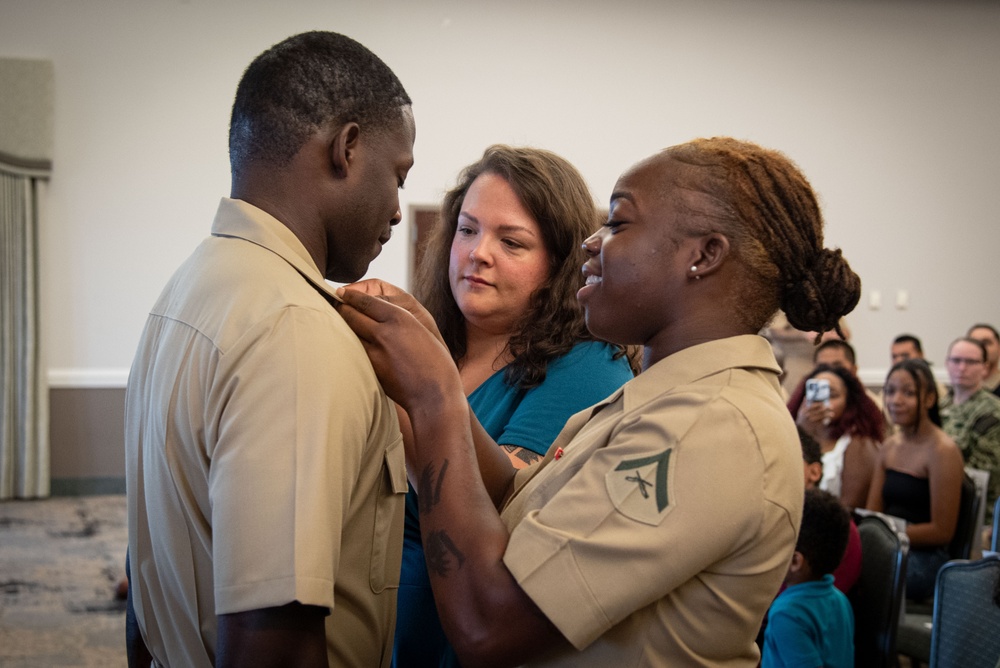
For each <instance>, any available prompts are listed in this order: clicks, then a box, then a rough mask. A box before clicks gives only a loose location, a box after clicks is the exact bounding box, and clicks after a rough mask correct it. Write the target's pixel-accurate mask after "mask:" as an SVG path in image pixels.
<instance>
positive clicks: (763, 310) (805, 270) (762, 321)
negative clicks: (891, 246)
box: [666, 137, 861, 342]
mask: <svg viewBox="0 0 1000 668" xmlns="http://www.w3.org/2000/svg"><path fill="white" fill-rule="evenodd" d="M666 153H667V155H669V156H670V157H671V158H673V159H674V160H676V161H677V162H679V163H681V164H682V165H686V166H688V167H690V168H691V169H688V170H683V171H684V172H686V173H687V174H688V176H686V177H682V178H684V183H683V185H684V186H685V187H687V188H690V189H693V190H696V191H700V192H701V193H703V194H706V195H708V198H703V199H707V204H708V206H707V207H706V208H705V209H704V210H700V211H693V212H691V213H692V214H694V215H692V216H690V217H689V218H688V221H689V225H690V226H691V229H689V230H688V231H689V232H690V233H692V234H704V233H710V232H719V233H722V234H724V235H726V237H728V238H729V241H730V244H731V246H732V248H733V252H734V254H735V256H736V258H737V259H738V261H739V265H740V267H741V269H742V271H743V273H744V276H743V279H744V280H743V282H742V283H743V285H744V286H745V287H744V289H743V290H742V291H739V293H738V294H733V295H732V297H731V300H732V306H733V311H734V312H735V313H737V314H739V315H738V317H740V318H741V323H742V324H744V325H746V326H748V327H749V328H752V329H754V330H759V329H760V328H762V327H764V326H765V325H766V324H767V323H768V322H769V321H770V320H771V319H772V318H773V317H774V314H775V313H776V312H777V310H778V309H779V308H780V309H782V310H783V311H784V312H785V314H786V316H787V317H788V321H789V323H791V325H792V326H793V327H795V328H797V329H800V330H804V331H815V332H818V334H817V342H818V340H819V339H818V337H819V335H820V334H822V332H825V331H827V330H830V329H836V330H837V332H838V333H840V328H839V326H838V321H839V320H840V318H841V316H843V315H846V314H847V313H850V312H851V311H852V310H853V309H854V307H855V306H856V305H857V303H858V300H859V299H860V297H861V279H860V278H859V277H858V275H857V274H855V273H854V272H853V271H852V270H851V267H850V265H848V263H847V260H845V259H844V257H843V255H842V254H841V252H840V249H832V250H831V249H827V248H824V247H823V217H822V214H821V213H820V209H819V204H818V202H817V200H816V195H815V193H814V192H813V190H812V187H811V186H810V185H809V182H808V181H807V180H806V178H805V176H804V175H803V174H802V172H801V171H800V170H799V168H798V167H797V166H796V165H795V164H794V163H793V162H792V161H791V160H789V159H788V158H787V157H786V156H785V155H783V154H782V153H780V152H778V151H773V150H770V149H766V148H763V147H761V146H758V145H756V144H753V143H750V142H745V141H740V140H736V139H732V138H729V137H716V138H712V139H696V140H694V141H691V142H688V143H686V144H681V145H678V146H673V147H671V148H669V149H667V150H666Z"/></svg>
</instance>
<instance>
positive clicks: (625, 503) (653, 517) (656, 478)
mask: <svg viewBox="0 0 1000 668" xmlns="http://www.w3.org/2000/svg"><path fill="white" fill-rule="evenodd" d="M671 452H672V449H670V448H667V449H666V450H664V451H663V452H661V453H659V454H657V455H651V456H649V457H640V458H637V459H623V460H622V461H621V462H619V464H618V466H616V467H615V468H614V469H613V470H611V471H608V473H607V474H606V475H605V483H606V486H607V488H608V494H609V495H610V497H611V501H612V502H613V503H614V505H615V507H616V508H617V509H618V510H619V511H621V512H622V513H623V514H625V515H627V516H629V517H631V518H633V519H636V520H639V521H641V522H645V523H647V524H653V525H656V524H659V523H660V521H661V520H662V519H663V517H664V515H665V514H666V513H665V511H666V510H667V508H668V507H669V506H670V496H669V494H668V492H669V487H668V484H667V482H668V480H667V479H668V475H667V474H668V473H669V471H670V453H671Z"/></svg>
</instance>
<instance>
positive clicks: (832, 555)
mask: <svg viewBox="0 0 1000 668" xmlns="http://www.w3.org/2000/svg"><path fill="white" fill-rule="evenodd" d="M850 521H851V518H850V515H849V514H848V512H847V509H846V508H844V507H843V506H842V505H841V503H840V501H839V500H837V498H836V497H834V496H833V495H832V494H829V493H828V492H824V491H822V490H819V489H808V490H806V496H805V505H804V506H803V510H802V528H801V529H800V531H799V539H798V542H797V543H796V544H795V553H794V554H793V555H792V563H791V564H790V565H789V567H788V575H786V576H785V585H786V588H785V590H784V591H783V592H781V594H779V595H778V598H776V599H775V600H774V603H772V604H771V609H770V611H769V612H768V623H767V626H766V627H765V629H764V649H763V655H762V657H761V668H781V667H783V666H794V667H795V668H819V667H821V666H822V667H824V668H841V667H842V668H852V667H853V666H854V613H853V611H852V610H851V604H850V602H848V600H847V597H846V596H844V594H843V593H841V592H840V590H838V589H837V588H836V587H834V586H833V575H832V573H833V570H834V569H835V568H836V567H837V564H839V563H840V560H841V557H843V555H844V549H845V548H846V547H847V534H848V531H849V523H850Z"/></svg>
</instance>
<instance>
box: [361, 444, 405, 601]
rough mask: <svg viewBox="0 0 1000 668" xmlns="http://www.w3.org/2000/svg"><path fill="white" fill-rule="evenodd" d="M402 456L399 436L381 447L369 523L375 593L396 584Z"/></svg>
mask: <svg viewBox="0 0 1000 668" xmlns="http://www.w3.org/2000/svg"><path fill="white" fill-rule="evenodd" d="M407 489H408V484H407V482H406V460H405V457H404V455H403V438H402V436H400V437H399V438H398V439H396V440H395V441H394V442H393V443H391V444H390V445H389V446H388V447H387V448H386V449H385V457H384V461H383V464H382V475H381V477H380V478H379V490H378V498H377V500H376V507H375V522H374V526H373V527H372V530H373V532H374V533H373V536H372V559H371V573H370V579H371V588H372V591H373V592H375V593H376V594H379V593H381V592H382V591H384V590H385V589H387V588H388V589H397V588H398V587H399V569H400V567H401V566H402V558H403V557H402V552H403V509H404V503H405V500H406V491H407Z"/></svg>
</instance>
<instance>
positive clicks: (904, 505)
mask: <svg viewBox="0 0 1000 668" xmlns="http://www.w3.org/2000/svg"><path fill="white" fill-rule="evenodd" d="M882 510H883V512H884V513H885V514H887V515H894V516H895V517H901V518H903V519H904V520H906V521H907V522H909V523H910V524H923V523H925V522H930V521H931V483H930V480H928V479H927V478H917V477H915V476H912V475H910V474H909V473H903V472H902V471H895V470H893V469H886V471H885V484H884V485H883V486H882Z"/></svg>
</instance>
